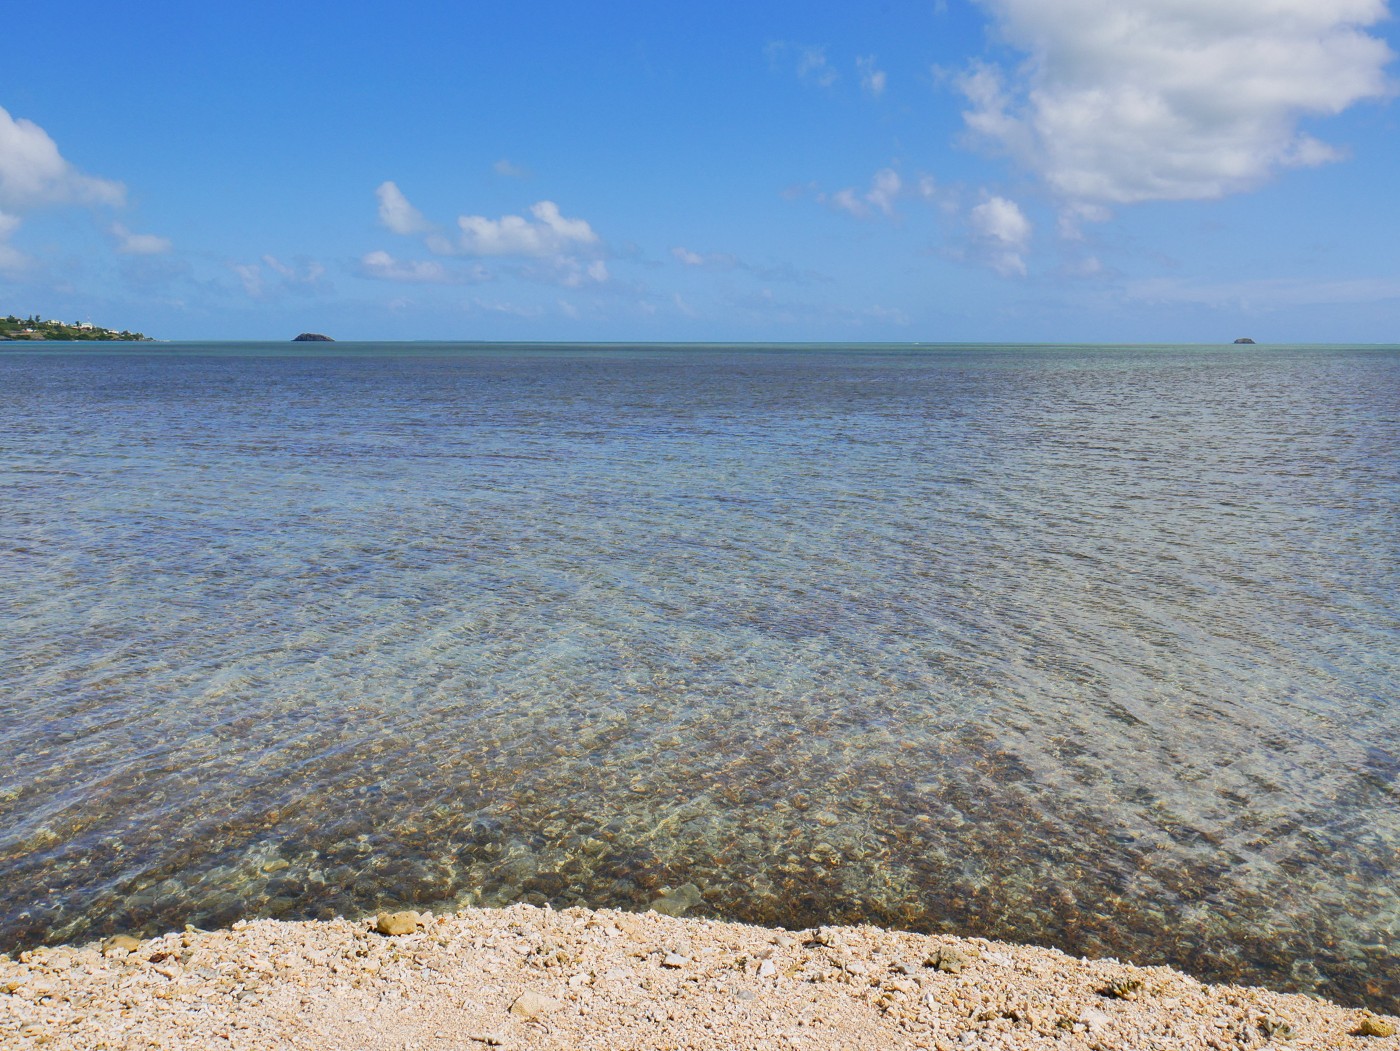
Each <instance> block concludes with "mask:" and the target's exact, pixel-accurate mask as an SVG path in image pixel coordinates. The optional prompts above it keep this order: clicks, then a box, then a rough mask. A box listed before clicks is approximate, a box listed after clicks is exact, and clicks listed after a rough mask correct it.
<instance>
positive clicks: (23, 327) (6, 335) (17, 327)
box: [0, 314, 150, 340]
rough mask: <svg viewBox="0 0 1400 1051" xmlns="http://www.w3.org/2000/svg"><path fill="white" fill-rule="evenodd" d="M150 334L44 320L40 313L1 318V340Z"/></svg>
mask: <svg viewBox="0 0 1400 1051" xmlns="http://www.w3.org/2000/svg"><path fill="white" fill-rule="evenodd" d="M149 338H150V337H149V336H143V335H142V334H141V333H139V332H128V331H126V330H125V329H122V330H121V331H120V332H118V331H117V330H116V329H111V328H100V327H98V326H96V325H92V324H88V323H86V322H78V321H75V322H73V324H71V325H70V324H67V323H66V322H63V321H42V320H40V319H39V317H38V315H35V316H34V317H29V318H20V317H15V315H13V314H11V315H10V316H9V317H4V318H0V340H25V339H29V340H49V339H65V340H110V339H125V340H144V339H149Z"/></svg>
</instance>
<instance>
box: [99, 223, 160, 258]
mask: <svg viewBox="0 0 1400 1051" xmlns="http://www.w3.org/2000/svg"><path fill="white" fill-rule="evenodd" d="M110 232H111V234H112V236H113V237H114V238H116V241H117V251H118V252H121V253H122V254H123V255H162V254H164V253H166V252H169V251H170V250H171V249H172V248H174V247H175V246H174V245H173V244H171V242H170V239H169V238H168V237H159V236H157V235H156V234H136V233H132V232H131V231H130V230H128V229H127V228H126V227H125V226H124V225H123V224H121V223H113V224H112V225H111V227H110Z"/></svg>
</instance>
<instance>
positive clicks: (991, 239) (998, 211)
mask: <svg viewBox="0 0 1400 1051" xmlns="http://www.w3.org/2000/svg"><path fill="white" fill-rule="evenodd" d="M969 221H970V222H971V224H972V230H973V233H974V234H976V236H977V238H978V241H979V243H980V246H981V248H982V250H983V253H984V254H985V256H986V258H987V261H988V262H989V263H991V265H992V267H993V269H995V270H996V272H997V273H999V274H1001V275H1002V276H1004V277H1010V276H1012V275H1021V276H1024V275H1025V273H1026V259H1025V255H1026V249H1027V248H1029V247H1030V240H1031V223H1030V220H1029V219H1027V218H1026V216H1025V213H1024V212H1022V211H1021V206H1020V205H1018V204H1017V203H1016V202H1015V201H1010V200H1007V199H1006V198H1005V197H988V198H987V199H986V200H985V201H983V202H982V203H981V204H979V205H977V206H976V207H974V208H973V209H972V212H971V214H970V216H969Z"/></svg>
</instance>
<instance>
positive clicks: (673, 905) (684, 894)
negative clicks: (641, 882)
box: [647, 883, 702, 916]
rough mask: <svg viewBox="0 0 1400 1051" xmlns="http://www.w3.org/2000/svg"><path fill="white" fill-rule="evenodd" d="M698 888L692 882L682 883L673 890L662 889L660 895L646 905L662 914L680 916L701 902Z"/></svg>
mask: <svg viewBox="0 0 1400 1051" xmlns="http://www.w3.org/2000/svg"><path fill="white" fill-rule="evenodd" d="M701 900H702V899H701V894H700V888H699V887H697V886H696V885H695V884H694V883H684V884H682V885H681V886H679V887H677V888H676V889H675V890H669V889H663V890H662V891H661V897H659V898H657V899H656V900H655V901H653V902H652V903H651V904H650V905H648V906H647V908H649V909H650V910H651V911H652V912H659V913H661V915H663V916H682V915H684V914H685V913H686V912H687V911H688V910H689V909H691V908H693V907H694V906H696V905H699V904H700V902H701Z"/></svg>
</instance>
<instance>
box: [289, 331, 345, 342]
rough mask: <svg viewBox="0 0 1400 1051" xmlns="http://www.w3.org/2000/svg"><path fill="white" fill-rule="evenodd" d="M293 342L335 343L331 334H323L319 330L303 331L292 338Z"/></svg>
mask: <svg viewBox="0 0 1400 1051" xmlns="http://www.w3.org/2000/svg"><path fill="white" fill-rule="evenodd" d="M292 342H293V343H334V342H335V340H333V339H331V337H330V336H323V335H321V333H319V332H303V333H302V334H301V335H300V336H296V337H295V338H293V340H292Z"/></svg>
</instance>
